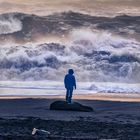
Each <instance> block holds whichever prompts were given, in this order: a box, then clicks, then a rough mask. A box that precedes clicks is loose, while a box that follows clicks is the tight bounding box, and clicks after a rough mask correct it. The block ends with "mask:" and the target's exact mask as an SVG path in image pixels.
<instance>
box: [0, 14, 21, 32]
mask: <svg viewBox="0 0 140 140" xmlns="http://www.w3.org/2000/svg"><path fill="white" fill-rule="evenodd" d="M21 29H22V22H21V21H20V20H19V19H18V18H16V17H15V14H13V13H11V14H2V15H0V35H2V34H9V33H14V32H17V31H20V30H21Z"/></svg>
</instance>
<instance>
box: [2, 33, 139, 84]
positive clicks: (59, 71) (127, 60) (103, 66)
mask: <svg viewBox="0 0 140 140" xmlns="http://www.w3.org/2000/svg"><path fill="white" fill-rule="evenodd" d="M70 39H71V40H72V41H71V42H70V43H69V44H64V45H63V44H59V43H48V44H47V43H44V44H31V43H30V44H25V45H17V46H16V45H13V46H9V47H8V46H0V73H1V77H0V80H55V81H56V80H57V81H60V80H61V81H62V80H63V77H64V74H65V73H66V71H67V69H69V68H73V69H74V70H75V74H76V77H77V80H79V81H81V82H82V81H84V82H85V81H90V82H91V81H100V82H127V83H137V82H140V78H139V77H140V43H139V42H136V41H134V40H127V39H124V38H121V37H116V36H113V35H112V34H110V33H108V32H91V31H85V30H84V31H82V30H80V31H77V30H76V31H73V32H72V33H71V36H70Z"/></svg>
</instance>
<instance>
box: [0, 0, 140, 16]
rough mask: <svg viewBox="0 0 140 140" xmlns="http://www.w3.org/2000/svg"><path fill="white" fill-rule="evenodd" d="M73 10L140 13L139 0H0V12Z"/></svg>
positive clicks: (38, 12)
mask: <svg viewBox="0 0 140 140" xmlns="http://www.w3.org/2000/svg"><path fill="white" fill-rule="evenodd" d="M67 10H75V11H80V12H84V13H90V14H92V15H111V16H112V15H115V14H120V13H125V14H131V15H140V0H40V1H37V0H0V13H7V12H24V13H32V14H38V15H48V14H50V13H52V12H60V11H67Z"/></svg>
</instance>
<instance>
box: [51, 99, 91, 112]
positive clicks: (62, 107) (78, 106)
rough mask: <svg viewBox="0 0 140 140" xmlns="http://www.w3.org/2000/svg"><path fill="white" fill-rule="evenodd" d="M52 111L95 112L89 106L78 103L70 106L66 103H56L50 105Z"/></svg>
mask: <svg viewBox="0 0 140 140" xmlns="http://www.w3.org/2000/svg"><path fill="white" fill-rule="evenodd" d="M50 109H51V110H72V111H85V112H90V111H93V109H92V108H91V107H89V106H84V105H82V104H80V103H77V102H73V103H71V104H68V103H67V102H66V101H55V102H53V103H52V104H51V105H50Z"/></svg>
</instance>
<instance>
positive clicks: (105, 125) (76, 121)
mask: <svg viewBox="0 0 140 140" xmlns="http://www.w3.org/2000/svg"><path fill="white" fill-rule="evenodd" d="M55 100H57V99H0V140H3V139H4V140H9V139H10V140H19V139H22V140H25V139H27V140H44V139H45V140H65V139H66V140H67V139H68V140H71V139H72V140H80V139H81V140H88V139H91V140H92V139H93V140H103V139H113V140H139V139H140V133H139V132H140V113H139V110H140V103H139V102H119V101H99V100H75V101H78V102H79V103H82V104H84V105H88V106H91V107H93V109H94V111H93V112H77V111H56V110H49V105H50V103H52V102H53V101H55ZM33 128H38V129H44V130H47V131H49V132H50V135H49V136H47V135H34V136H32V134H31V133H32V130H33Z"/></svg>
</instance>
